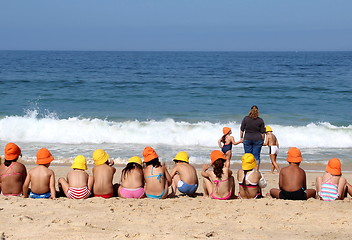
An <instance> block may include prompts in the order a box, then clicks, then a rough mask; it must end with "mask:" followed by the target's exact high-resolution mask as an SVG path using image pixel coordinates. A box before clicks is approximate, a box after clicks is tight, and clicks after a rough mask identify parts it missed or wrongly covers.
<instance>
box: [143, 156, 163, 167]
mask: <svg viewBox="0 0 352 240" xmlns="http://www.w3.org/2000/svg"><path fill="white" fill-rule="evenodd" d="M144 164H145V165H146V166H149V165H153V167H155V168H157V167H160V166H161V163H160V161H159V158H154V159H153V160H150V161H149V162H146V163H144Z"/></svg>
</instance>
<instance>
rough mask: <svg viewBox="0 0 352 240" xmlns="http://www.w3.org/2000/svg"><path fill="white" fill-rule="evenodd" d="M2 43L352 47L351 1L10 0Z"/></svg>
mask: <svg viewBox="0 0 352 240" xmlns="http://www.w3.org/2000/svg"><path fill="white" fill-rule="evenodd" d="M0 50H137V51H138V50H146V51H149V50H157V51H160V50H171V51H172V50H176V51H178V50H184V51H202V50H205V51H258V50H259V51H306V50H311V51H320V50H327V51H334V50H349V51H351V50H352V1H351V0H173V1H171V0H61V1H50V0H35V1H28V0H21V1H17V0H3V1H1V2H0Z"/></svg>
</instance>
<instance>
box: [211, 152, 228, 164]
mask: <svg viewBox="0 0 352 240" xmlns="http://www.w3.org/2000/svg"><path fill="white" fill-rule="evenodd" d="M210 159H211V163H212V164H213V163H214V162H215V161H216V160H218V159H224V160H226V157H225V155H224V154H223V153H222V152H221V151H219V150H214V151H212V152H211V154H210Z"/></svg>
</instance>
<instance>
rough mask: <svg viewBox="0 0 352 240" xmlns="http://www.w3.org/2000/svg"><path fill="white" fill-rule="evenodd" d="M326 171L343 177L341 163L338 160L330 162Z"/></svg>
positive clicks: (333, 159)
mask: <svg viewBox="0 0 352 240" xmlns="http://www.w3.org/2000/svg"><path fill="white" fill-rule="evenodd" d="M326 171H327V172H328V173H330V174H332V175H341V162H340V159H338V158H332V159H330V160H329V162H328V165H327V166H326Z"/></svg>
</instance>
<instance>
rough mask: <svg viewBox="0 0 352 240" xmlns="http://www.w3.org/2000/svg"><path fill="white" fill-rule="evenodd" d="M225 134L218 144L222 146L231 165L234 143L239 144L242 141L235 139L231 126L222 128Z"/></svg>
mask: <svg viewBox="0 0 352 240" xmlns="http://www.w3.org/2000/svg"><path fill="white" fill-rule="evenodd" d="M222 132H223V134H224V135H223V136H222V137H221V138H220V139H219V140H218V145H219V147H220V148H221V151H222V152H223V153H224V154H225V157H226V162H227V164H228V167H230V160H231V157H232V145H238V144H240V143H241V142H240V141H238V142H236V141H235V138H234V137H233V136H231V134H232V130H231V128H229V127H224V128H223V129H222Z"/></svg>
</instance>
